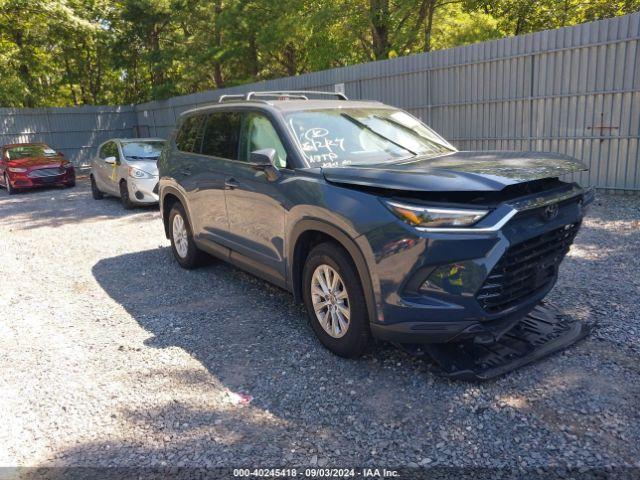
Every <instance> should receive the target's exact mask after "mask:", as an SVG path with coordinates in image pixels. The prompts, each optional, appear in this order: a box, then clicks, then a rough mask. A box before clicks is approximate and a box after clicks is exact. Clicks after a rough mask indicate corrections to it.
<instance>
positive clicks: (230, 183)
mask: <svg viewBox="0 0 640 480" xmlns="http://www.w3.org/2000/svg"><path fill="white" fill-rule="evenodd" d="M239 186H240V184H239V183H238V181H237V180H236V179H235V178H227V179H226V180H225V182H224V188H227V189H229V190H233V189H234V188H238V187H239Z"/></svg>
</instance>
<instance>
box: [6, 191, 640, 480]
mask: <svg viewBox="0 0 640 480" xmlns="http://www.w3.org/2000/svg"><path fill="white" fill-rule="evenodd" d="M639 219H640V197H637V196H635V197H630V196H627V197H625V196H606V195H600V196H599V197H598V199H597V201H596V204H595V205H594V206H593V208H592V210H591V211H590V215H589V217H588V219H587V220H586V222H585V225H584V227H583V229H582V231H581V233H580V234H579V237H578V239H577V243H576V245H575V246H574V247H573V248H572V250H571V252H570V254H569V256H568V258H567V259H566V260H565V262H564V264H563V266H562V269H561V275H560V281H559V283H558V285H557V287H556V288H555V289H554V291H553V292H552V294H551V295H550V297H551V299H552V300H553V301H554V302H555V303H557V304H559V305H562V306H563V307H564V309H565V310H566V311H567V312H569V313H571V314H573V315H575V316H576V317H578V318H579V319H581V320H582V321H589V322H592V321H597V322H598V328H597V329H596V331H595V332H594V333H593V334H592V335H591V336H590V337H589V338H588V339H587V340H585V341H583V342H582V343H580V344H578V345H576V346H574V347H572V348H570V349H569V350H567V351H565V352H563V353H560V354H557V355H555V356H553V357H551V358H548V359H546V360H543V361H541V362H538V363H536V364H534V365H531V366H528V367H526V368H523V369H521V370H519V371H517V372H514V373H511V374H509V375H507V376H505V377H502V378H500V379H498V380H495V381H491V382H487V383H483V384H469V383H463V382H453V381H448V380H444V379H441V378H439V377H437V376H435V375H434V374H433V373H432V371H431V365H430V364H429V363H428V362H427V361H425V360H423V359H420V358H414V357H411V356H408V355H407V354H404V353H402V352H400V351H398V350H396V349H395V348H393V347H391V346H388V345H383V346H380V348H379V349H377V350H376V351H375V353H373V354H372V355H369V356H367V357H365V358H363V359H361V360H353V361H349V360H344V359H340V358H338V357H335V356H333V355H331V354H330V353H328V352H327V351H326V350H324V349H323V348H322V347H321V346H320V345H319V344H318V343H317V342H316V340H315V339H314V337H313V335H312V333H311V330H310V329H309V327H308V326H307V324H306V321H305V317H304V313H303V310H302V308H301V307H300V306H299V305H296V304H294V303H293V301H292V298H291V296H290V295H289V294H288V293H286V292H283V291H281V290H279V289H277V288H275V287H272V286H270V285H268V284H266V283H265V282H263V281H261V280H258V279H256V278H254V277H251V276H250V275H247V274H245V273H243V272H241V271H239V270H237V269H235V268H233V267H230V266H228V265H226V264H222V263H215V262H213V263H212V264H211V265H210V266H208V267H206V268H203V269H200V270H197V271H191V272H188V271H185V270H182V269H180V268H179V267H178V265H177V264H176V263H175V262H174V261H173V259H172V255H171V251H170V249H169V247H168V245H169V243H168V241H167V240H166V239H165V238H164V235H163V229H162V225H161V221H160V218H159V214H158V213H157V211H156V209H155V208H150V209H149V208H146V209H137V210H134V211H133V212H125V211H124V210H123V209H122V208H121V206H120V205H119V203H118V201H117V200H115V199H105V200H102V201H99V202H98V201H94V200H92V199H91V195H90V192H89V188H88V185H87V183H86V182H80V183H79V185H78V186H77V187H76V188H74V189H70V190H63V189H49V190H45V191H37V192H35V191H34V192H29V193H24V194H20V195H16V196H13V197H9V196H8V195H6V193H5V192H4V191H0V251H2V256H1V258H2V260H1V261H0V312H2V315H1V316H0V360H1V365H0V367H1V368H0V465H10V466H11V465H12V466H53V465H58V466H59V465H65V466H68V465H85V466H150V465H154V466H160V465H168V466H183V465H184V466H196V465H197V466H262V467H265V466H271V467H275V466H280V467H282V466H336V467H344V466H377V467H381V466H389V467H399V466H410V467H415V466H416V465H421V466H433V465H443V466H482V467H505V466H508V467H516V468H531V467H542V466H554V465H561V466H574V467H583V466H586V467H589V466H590V467H604V466H607V465H637V466H640V463H638V462H639V460H640V409H639V408H638V406H639V405H640V382H639V381H638V380H639V376H638V374H639V373H640V341H639V340H640V317H639V316H638V313H637V310H638V307H639V303H640V302H639V299H640V275H639V274H638V271H640V221H639Z"/></svg>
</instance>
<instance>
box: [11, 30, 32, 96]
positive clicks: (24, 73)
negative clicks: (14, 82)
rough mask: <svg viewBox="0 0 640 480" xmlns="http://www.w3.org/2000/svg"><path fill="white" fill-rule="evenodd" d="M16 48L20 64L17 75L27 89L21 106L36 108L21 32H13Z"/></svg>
mask: <svg viewBox="0 0 640 480" xmlns="http://www.w3.org/2000/svg"><path fill="white" fill-rule="evenodd" d="M14 39H15V42H16V46H17V47H18V51H19V52H20V63H19V65H18V75H19V76H20V79H21V80H22V82H23V83H24V85H25V86H26V87H27V92H26V93H25V96H24V98H23V99H22V105H23V106H24V107H26V108H33V107H35V106H36V101H35V96H34V92H33V88H34V82H33V77H32V76H31V70H30V69H29V64H28V62H27V59H26V58H25V56H26V51H25V46H24V36H23V34H22V31H20V30H18V31H16V32H15V36H14Z"/></svg>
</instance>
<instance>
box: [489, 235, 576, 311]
mask: <svg viewBox="0 0 640 480" xmlns="http://www.w3.org/2000/svg"><path fill="white" fill-rule="evenodd" d="M579 227H580V224H579V223H572V224H569V225H565V226H564V227H562V228H558V229H556V230H552V231H550V232H547V233H544V234H542V235H539V236H537V237H534V238H531V239H529V240H525V241H524V242H521V243H518V244H515V245H512V246H511V247H509V249H507V251H506V252H505V254H504V255H503V256H502V258H501V259H500V261H499V262H498V263H497V264H496V266H495V267H494V268H493V270H492V271H491V273H490V274H489V276H488V277H487V278H486V280H485V282H484V284H483V285H482V287H481V288H480V290H478V293H476V299H477V300H478V302H479V303H480V306H481V307H482V308H483V309H484V310H485V311H486V312H488V313H499V312H501V311H503V310H506V309H508V308H510V307H512V306H514V305H517V304H518V303H520V302H523V301H525V300H527V298H529V297H531V296H533V295H535V294H536V293H538V292H540V291H541V290H544V289H545V288H546V287H548V286H549V283H550V282H552V281H553V280H554V278H555V276H556V274H557V271H558V266H559V265H560V262H562V259H563V258H564V256H565V255H566V254H567V252H568V251H569V247H570V246H571V244H572V243H573V239H574V238H575V236H576V234H577V233H578V228H579Z"/></svg>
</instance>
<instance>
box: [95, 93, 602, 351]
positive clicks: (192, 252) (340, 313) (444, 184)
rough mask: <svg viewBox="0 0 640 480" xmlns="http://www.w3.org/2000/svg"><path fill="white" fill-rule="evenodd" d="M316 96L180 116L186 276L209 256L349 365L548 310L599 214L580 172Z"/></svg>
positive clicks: (176, 195)
mask: <svg viewBox="0 0 640 480" xmlns="http://www.w3.org/2000/svg"><path fill="white" fill-rule="evenodd" d="M313 93H314V94H315V95H317V96H322V97H323V99H318V100H314V99H310V97H311V94H310V93H308V92H266V93H265V92H262V93H255V92H253V93H249V94H247V95H232V96H223V97H221V98H220V101H219V103H217V104H214V105H210V106H205V107H200V108H197V109H194V110H191V111H188V112H185V113H184V114H183V115H182V117H181V120H180V122H179V125H178V128H177V129H176V132H175V133H174V134H173V135H172V136H171V137H170V139H169V140H168V145H167V147H166V148H165V149H164V150H163V152H162V155H161V156H160V158H159V160H158V166H159V175H160V179H159V196H160V208H161V212H162V218H163V220H164V226H165V232H166V235H167V237H168V238H169V239H170V240H171V246H172V250H173V253H174V256H175V259H176V260H177V262H178V263H179V264H180V265H181V266H182V267H184V268H188V269H189V268H194V267H196V266H198V265H199V264H200V263H201V260H202V259H203V254H204V253H206V254H209V255H212V256H215V257H218V258H220V259H223V260H226V261H228V262H231V263H232V264H234V265H236V266H238V267H240V268H242V269H245V270H247V271H249V272H251V273H253V274H255V275H257V276H259V277H262V278H264V279H266V280H268V281H270V282H272V283H274V284H276V285H278V286H280V287H282V288H284V289H287V290H289V291H291V292H292V293H293V295H294V297H295V299H296V300H298V301H302V302H304V304H305V306H306V310H307V311H308V315H309V319H310V323H311V326H312V329H313V331H314V332H315V334H316V335H317V337H318V338H319V340H320V341H321V342H322V344H324V345H325V346H326V347H327V348H328V349H329V350H331V351H333V352H334V353H336V354H338V355H341V356H346V357H356V356H359V355H361V354H362V353H363V352H364V351H365V349H366V348H367V346H368V345H369V344H370V340H371V338H372V337H377V338H381V339H385V340H389V341H392V342H397V343H401V344H403V343H404V344H407V343H409V344H420V343H427V344H428V343H431V344H442V343H448V342H463V341H477V342H481V343H483V344H488V343H491V341H492V340H495V339H498V338H500V337H501V336H502V335H503V334H504V333H505V332H507V331H509V330H510V329H511V328H513V327H514V325H515V324H517V323H518V322H520V321H521V319H522V318H523V317H524V316H526V315H527V314H528V313H529V312H531V311H532V310H533V309H534V307H536V305H538V304H539V302H540V301H541V300H542V299H543V298H544V297H545V296H546V295H547V293H548V292H549V291H550V290H551V288H552V287H553V286H554V284H555V282H556V279H557V276H558V266H559V265H560V262H561V261H562V259H563V257H564V256H565V254H566V253H567V251H568V250H569V247H570V245H571V243H572V241H573V239H574V237H575V236H576V233H577V232H578V229H579V228H580V224H581V221H582V218H583V215H584V211H585V207H586V205H587V204H588V203H589V202H590V201H591V200H592V196H593V194H592V191H591V190H586V189H583V188H581V187H580V186H579V185H577V184H576V183H573V182H572V181H570V180H569V179H568V177H570V176H571V174H574V173H576V172H579V171H582V170H585V169H586V168H585V166H584V165H583V164H582V163H580V162H578V161H577V160H575V159H573V158H571V157H568V156H566V155H561V154H556V153H537V152H536V153H534V152H527V153H522V152H496V151H493V152H491V151H482V152H469V151H466V152H463V151H457V150H456V149H455V148H454V147H453V146H452V145H451V144H450V143H448V142H447V141H446V140H445V139H444V138H442V137H441V136H440V135H439V134H437V133H436V132H434V131H433V130H432V129H431V128H429V127H428V126H427V125H425V124H424V123H422V122H421V121H420V120H418V119H417V118H415V117H413V116H412V115H410V114H408V113H407V112H405V111H403V110H399V109H397V108H394V107H390V106H387V105H384V104H382V103H377V102H363V101H348V100H347V99H346V97H344V96H342V95H337V97H338V98H337V99H333V98H331V99H324V97H325V95H321V94H319V93H318V92H313ZM107 170H108V168H107ZM203 294H205V292H203Z"/></svg>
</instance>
